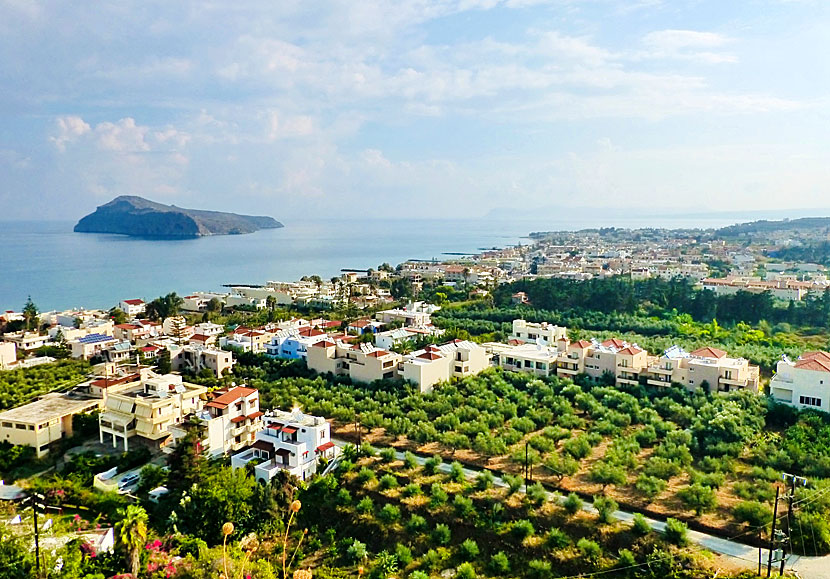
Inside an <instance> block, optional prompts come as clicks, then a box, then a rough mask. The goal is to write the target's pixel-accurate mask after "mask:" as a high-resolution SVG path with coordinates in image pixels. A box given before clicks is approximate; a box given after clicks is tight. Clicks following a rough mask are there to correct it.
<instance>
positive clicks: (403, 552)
mask: <svg viewBox="0 0 830 579" xmlns="http://www.w3.org/2000/svg"><path fill="white" fill-rule="evenodd" d="M395 556H396V557H397V558H398V563H400V564H401V567H406V566H407V565H409V564H410V563H412V560H413V559H412V550H411V549H410V548H409V547H407V546H406V545H402V544H401V543H398V544H397V545H395Z"/></svg>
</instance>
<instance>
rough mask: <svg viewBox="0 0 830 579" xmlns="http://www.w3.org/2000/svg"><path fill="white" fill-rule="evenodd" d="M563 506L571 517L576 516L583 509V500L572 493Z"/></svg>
mask: <svg viewBox="0 0 830 579" xmlns="http://www.w3.org/2000/svg"><path fill="white" fill-rule="evenodd" d="M562 506H563V507H565V510H566V511H567V512H568V514H570V515H575V514H576V513H578V512H579V511H580V509H582V499H580V498H579V495H578V494H576V493H571V494H569V495H568V498H566V499H565V502H564V503H562Z"/></svg>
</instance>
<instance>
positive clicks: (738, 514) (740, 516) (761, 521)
mask: <svg viewBox="0 0 830 579" xmlns="http://www.w3.org/2000/svg"><path fill="white" fill-rule="evenodd" d="M732 514H733V515H734V516H735V519H736V520H738V521H740V522H741V523H746V524H748V525H750V526H751V527H761V526H766V525H768V524H769V523H770V522H772V511H771V510H770V508H769V507H768V506H767V505H765V504H763V503H759V502H758V501H743V502H741V503H738V504H737V505H735V508H733V509H732Z"/></svg>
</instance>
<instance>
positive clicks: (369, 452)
mask: <svg viewBox="0 0 830 579" xmlns="http://www.w3.org/2000/svg"><path fill="white" fill-rule="evenodd" d="M377 453H378V451H377V449H375V447H374V446H372V445H371V444H369V443H368V442H364V443H363V444H361V445H360V450H359V451H358V454H359V455H360V456H375V455H376V454H377Z"/></svg>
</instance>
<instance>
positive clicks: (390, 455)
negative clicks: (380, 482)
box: [380, 447, 395, 462]
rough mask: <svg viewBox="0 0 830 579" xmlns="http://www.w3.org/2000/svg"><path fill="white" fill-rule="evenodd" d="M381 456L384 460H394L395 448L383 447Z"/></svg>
mask: <svg viewBox="0 0 830 579" xmlns="http://www.w3.org/2000/svg"><path fill="white" fill-rule="evenodd" d="M380 458H381V459H382V460H383V462H392V461H393V460H395V449H394V448H391V447H387V448H384V449H381V451H380Z"/></svg>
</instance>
